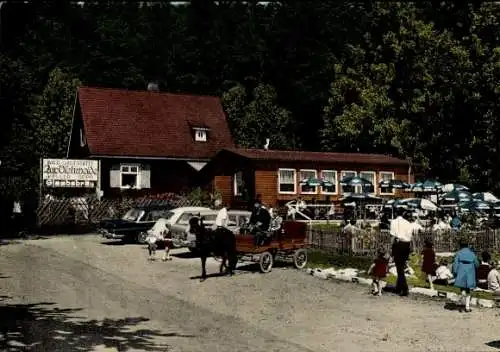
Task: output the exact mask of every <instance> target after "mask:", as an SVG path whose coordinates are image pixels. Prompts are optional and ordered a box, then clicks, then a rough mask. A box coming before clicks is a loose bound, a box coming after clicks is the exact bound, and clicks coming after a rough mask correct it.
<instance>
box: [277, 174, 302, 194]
mask: <svg viewBox="0 0 500 352" xmlns="http://www.w3.org/2000/svg"><path fill="white" fill-rule="evenodd" d="M296 183H297V179H296V173H295V170H294V169H279V170H278V191H279V193H289V194H295V193H296V192H297V190H296V188H295V187H296Z"/></svg>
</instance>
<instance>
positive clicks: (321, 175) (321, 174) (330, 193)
mask: <svg viewBox="0 0 500 352" xmlns="http://www.w3.org/2000/svg"><path fill="white" fill-rule="evenodd" d="M323 172H327V173H335V192H325V191H323V186H320V187H319V191H320V193H321V194H328V195H337V194H339V172H338V171H337V170H320V171H319V175H320V178H322V177H323Z"/></svg>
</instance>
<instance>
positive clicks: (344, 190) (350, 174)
mask: <svg viewBox="0 0 500 352" xmlns="http://www.w3.org/2000/svg"><path fill="white" fill-rule="evenodd" d="M357 175H358V173H357V172H356V171H342V172H341V173H340V180H341V181H342V180H343V179H344V178H346V177H353V176H357ZM341 190H342V193H354V192H355V191H356V190H355V189H354V187H352V186H342V187H341Z"/></svg>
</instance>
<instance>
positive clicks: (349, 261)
mask: <svg viewBox="0 0 500 352" xmlns="http://www.w3.org/2000/svg"><path fill="white" fill-rule="evenodd" d="M308 254H309V256H308V257H309V258H308V266H309V267H313V268H330V267H332V266H333V267H336V268H354V269H359V270H368V268H369V267H370V265H371V263H372V262H373V258H370V257H361V256H349V255H340V254H330V253H326V252H323V251H318V250H311V251H309V253H308Z"/></svg>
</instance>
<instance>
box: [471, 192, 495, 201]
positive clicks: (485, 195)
mask: <svg viewBox="0 0 500 352" xmlns="http://www.w3.org/2000/svg"><path fill="white" fill-rule="evenodd" d="M472 197H473V198H474V199H479V200H482V201H485V202H490V203H498V202H500V199H498V198H497V197H496V196H495V195H494V194H493V193H491V192H478V193H473V194H472Z"/></svg>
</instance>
